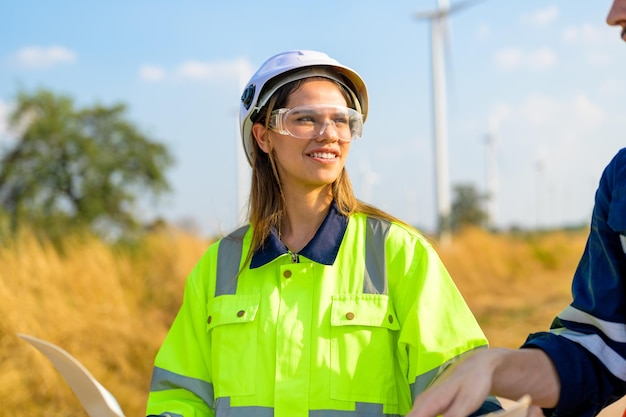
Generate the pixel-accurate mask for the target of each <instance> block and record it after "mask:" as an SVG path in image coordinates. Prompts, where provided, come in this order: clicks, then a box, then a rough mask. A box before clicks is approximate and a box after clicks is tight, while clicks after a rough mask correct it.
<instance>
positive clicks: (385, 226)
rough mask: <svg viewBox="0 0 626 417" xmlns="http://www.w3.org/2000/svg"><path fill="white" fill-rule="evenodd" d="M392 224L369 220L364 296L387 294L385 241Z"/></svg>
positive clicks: (366, 238) (366, 241) (366, 237)
mask: <svg viewBox="0 0 626 417" xmlns="http://www.w3.org/2000/svg"><path fill="white" fill-rule="evenodd" d="M389 226H390V223H389V222H388V221H385V220H381V219H375V218H370V217H368V218H367V231H366V236H365V277H364V278H363V293H364V294H387V269H386V268H385V240H386V238H387V234H388V233H389Z"/></svg>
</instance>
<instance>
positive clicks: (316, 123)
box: [269, 104, 363, 141]
mask: <svg viewBox="0 0 626 417" xmlns="http://www.w3.org/2000/svg"><path fill="white" fill-rule="evenodd" d="M269 127H270V129H272V130H273V131H275V132H278V133H280V134H281V135H290V136H293V137H294V138H298V139H315V138H317V137H319V136H321V135H323V134H324V133H325V132H326V130H327V129H334V132H330V134H333V133H334V135H335V136H336V137H337V138H338V139H339V140H343V141H352V140H355V139H357V138H359V137H360V136H361V133H362V132H363V115H362V114H361V113H359V112H357V111H356V110H354V109H351V108H348V107H344V106H334V105H330V104H312V105H308V106H298V107H294V108H291V109H277V110H274V111H273V112H272V115H271V117H270V123H269Z"/></svg>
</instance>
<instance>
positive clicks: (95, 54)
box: [0, 0, 626, 234]
mask: <svg viewBox="0 0 626 417" xmlns="http://www.w3.org/2000/svg"><path fill="white" fill-rule="evenodd" d="M451 3H452V4H455V1H454V0H452V2H451ZM609 6H610V1H609V0H601V1H598V0H594V1H582V0H555V1H546V0H526V1H519V0H486V1H484V2H479V3H477V4H476V5H475V6H473V7H470V8H467V9H465V10H463V11H461V12H459V13H458V14H455V15H453V16H452V18H451V19H450V38H449V41H450V42H449V45H450V47H449V58H451V59H450V60H449V63H450V65H449V66H448V69H447V71H448V87H447V92H448V94H447V103H448V160H449V176H450V183H451V184H452V185H454V184H461V183H462V184H471V185H474V186H475V187H476V188H477V189H479V190H480V191H486V190H488V189H490V190H492V191H493V192H494V196H495V198H494V200H493V205H492V206H491V207H490V210H492V216H493V218H494V220H495V224H496V225H497V226H499V227H505V228H506V227H510V226H521V227H537V226H541V227H550V226H560V225H566V224H572V223H577V224H579V223H587V222H588V221H589V218H590V213H591V207H592V203H593V194H594V191H595V187H596V185H597V182H598V179H599V177H600V174H601V172H602V169H603V167H604V166H605V165H606V163H608V161H609V160H610V158H611V157H612V156H613V155H614V154H615V152H617V150H618V149H619V148H621V147H623V146H624V143H625V140H624V139H625V137H624V132H625V131H626V117H624V115H623V112H622V106H623V105H622V106H620V105H619V100H620V98H622V97H623V96H624V93H626V77H624V68H626V45H624V44H623V42H622V41H621V40H620V39H619V31H618V29H616V28H610V27H608V26H606V24H605V22H604V20H605V17H606V14H607V12H608V9H609ZM435 7H436V1H435V0H413V1H404V0H402V1H400V0H397V1H380V0H379V1H372V0H358V1H357V0H334V1H331V0H319V1H316V2H298V1H282V0H281V1H272V2H258V1H251V0H247V1H246V0H242V1H237V0H233V1H228V2H226V1H219V2H218V1H210V0H207V1H204V2H201V1H190V0H181V1H176V2H166V1H154V0H152V1H146V0H136V1H132V2H129V1H119V0H111V1H107V2H79V1H63V0H58V1H55V2H43V1H33V0H23V1H14V2H8V1H5V2H2V4H1V5H0V19H1V22H2V36H0V142H3V143H2V145H4V146H7V145H8V146H10V144H11V141H12V140H14V139H13V137H12V135H11V132H9V131H8V130H7V126H6V117H7V115H8V114H9V113H10V111H11V106H12V102H13V100H14V97H15V94H16V92H17V91H18V89H19V88H24V89H27V90H33V89H35V88H38V87H45V88H48V89H51V90H53V91H55V92H57V93H62V94H67V95H70V96H72V97H73V98H74V99H75V100H76V101H77V103H78V104H79V105H84V106H88V105H93V104H96V103H102V104H106V105H110V104H114V103H117V102H124V103H126V104H128V106H129V116H130V118H131V120H132V121H133V122H135V123H136V124H137V125H138V126H139V128H140V129H142V130H143V131H144V132H145V133H147V134H149V135H151V137H153V138H154V139H156V140H158V141H160V142H163V143H165V144H166V145H167V146H168V147H169V149H170V150H171V151H172V153H173V155H174V157H175V158H176V165H175V166H174V167H173V168H172V169H171V170H170V171H169V172H168V177H169V180H170V182H171V185H172V187H173V192H172V193H171V194H170V195H168V196H166V197H164V198H162V199H161V200H159V202H158V206H156V207H152V203H151V202H150V203H148V202H146V203H145V204H146V207H143V208H140V210H141V212H142V213H143V214H144V215H146V216H148V217H150V216H155V215H162V216H164V217H165V218H167V219H169V220H171V221H172V222H176V223H185V224H196V225H197V226H198V227H199V228H200V230H201V232H202V233H203V234H214V233H223V232H226V231H228V230H230V229H232V228H233V227H235V226H236V224H237V222H238V219H239V218H240V216H239V214H238V213H239V201H240V200H239V197H238V196H239V195H240V194H239V193H240V192H238V190H242V189H243V192H246V186H247V180H246V179H244V181H243V182H244V184H245V186H244V187H242V186H241V185H240V184H241V182H242V181H238V179H237V178H238V172H241V170H239V169H238V164H237V161H238V160H237V152H239V147H240V142H239V138H238V136H237V135H238V133H237V111H238V104H239V102H238V99H239V96H240V94H241V91H240V90H241V88H240V87H241V85H242V84H243V83H244V82H245V81H247V79H248V77H249V76H250V75H251V74H252V72H253V71H254V70H255V69H256V68H257V67H258V66H259V65H260V64H261V63H262V62H263V61H264V60H265V59H266V58H268V57H269V56H271V55H273V54H275V53H278V52H281V51H284V50H289V49H316V50H321V51H324V52H326V53H328V54H329V55H331V56H332V57H334V58H336V59H338V60H339V61H340V62H342V63H344V64H346V65H348V66H350V67H352V68H354V69H355V70H357V72H359V73H360V74H361V75H362V77H363V78H364V79H365V82H366V83H367V85H368V89H369V95H370V114H369V117H368V120H367V122H366V124H365V130H364V135H363V137H362V138H361V139H359V141H357V142H355V143H354V144H353V146H352V151H351V155H350V161H349V163H348V170H349V173H350V176H351V179H352V182H353V185H354V187H355V191H356V193H357V197H359V198H361V199H364V200H366V201H368V202H371V203H373V204H375V205H377V206H379V207H380V208H383V209H385V210H387V211H389V212H391V213H392V214H394V215H396V216H398V217H400V218H402V219H404V220H406V221H408V222H410V223H412V224H416V225H418V226H419V227H421V228H423V229H424V230H426V231H431V230H432V229H433V228H434V227H435V224H436V223H435V219H436V210H437V209H436V193H435V186H434V184H435V166H434V140H433V133H432V106H431V101H432V98H431V81H430V76H431V75H430V74H431V73H430V37H429V27H428V24H427V23H426V22H424V21H418V20H416V19H415V17H414V16H415V14H416V13H417V12H420V11H426V10H430V9H433V8H435ZM238 74H241V75H238ZM489 133H491V137H494V138H495V139H496V141H495V144H496V145H495V153H493V154H492V155H493V156H492V157H490V158H488V157H487V156H486V155H487V150H488V147H487V146H486V138H487V135H488V134H489ZM244 172H245V171H244ZM487 172H489V173H490V174H489V175H487ZM487 177H489V178H490V180H489V181H488V180H487Z"/></svg>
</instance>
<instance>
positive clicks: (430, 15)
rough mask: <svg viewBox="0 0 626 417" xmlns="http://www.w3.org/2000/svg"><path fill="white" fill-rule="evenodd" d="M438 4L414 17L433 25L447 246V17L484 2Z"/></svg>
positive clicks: (440, 229) (441, 225)
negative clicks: (435, 7) (434, 7)
mask: <svg viewBox="0 0 626 417" xmlns="http://www.w3.org/2000/svg"><path fill="white" fill-rule="evenodd" d="M437 1H438V7H437V9H435V10H432V11H429V12H419V13H416V14H415V18H416V19H418V20H428V21H429V23H430V33H431V36H430V41H431V49H430V51H431V64H432V68H431V71H432V73H431V75H432V93H433V132H434V137H435V174H436V185H437V233H438V235H439V241H440V243H441V244H442V245H447V244H450V243H451V242H452V234H451V227H450V226H451V224H450V220H451V219H450V214H451V207H450V206H451V203H450V179H449V174H448V120H447V104H446V71H445V70H446V65H445V50H446V49H447V46H448V45H449V40H448V16H449V15H451V14H453V13H456V12H458V11H460V10H463V9H465V8H467V7H468V6H472V5H473V4H475V3H477V2H478V1H482V0H478V1H476V0H468V1H465V2H461V3H457V4H454V5H452V6H450V2H449V0H437Z"/></svg>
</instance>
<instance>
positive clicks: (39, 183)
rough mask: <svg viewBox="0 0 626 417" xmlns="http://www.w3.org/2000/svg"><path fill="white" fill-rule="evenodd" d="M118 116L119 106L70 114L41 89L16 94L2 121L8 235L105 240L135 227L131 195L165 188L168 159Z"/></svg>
mask: <svg viewBox="0 0 626 417" xmlns="http://www.w3.org/2000/svg"><path fill="white" fill-rule="evenodd" d="M125 113H126V106H125V105H124V104H115V105H112V106H110V107H106V106H102V105H95V106H93V107H85V108H77V107H76V106H75V104H74V101H73V99H72V98H70V97H68V96H64V95H58V94H54V93H53V92H51V91H49V90H46V89H39V90H37V91H35V92H32V93H28V92H25V91H20V92H18V94H17V99H16V105H15V108H14V110H13V111H12V112H11V114H10V115H9V121H8V125H9V129H10V130H11V131H12V132H14V133H16V140H15V142H14V143H12V145H13V146H9V147H7V148H6V149H4V150H3V152H2V154H1V158H0V208H1V209H2V210H3V211H4V212H5V215H7V216H8V218H9V219H10V224H11V226H12V228H13V229H16V228H17V226H18V225H20V224H22V223H26V222H28V223H29V224H31V225H32V226H34V227H35V228H37V229H40V230H41V229H43V230H46V231H48V232H50V233H52V234H55V231H57V232H62V231H63V230H66V229H67V228H68V227H87V228H89V229H91V230H93V231H95V232H97V233H100V234H102V233H105V234H108V233H110V232H111V231H117V232H118V233H119V232H124V231H128V230H132V229H134V228H135V227H136V226H138V225H139V220H140V219H138V218H137V213H136V212H135V210H136V208H135V207H134V203H136V200H137V197H138V196H139V195H140V194H146V193H147V194H148V195H152V196H155V197H156V196H158V195H160V194H161V193H163V192H166V191H168V190H169V184H168V181H167V179H166V177H165V170H166V169H167V168H168V167H169V166H170V165H171V164H172V162H173V160H172V157H171V156H170V154H169V152H168V150H167V148H166V147H165V146H164V145H162V144H159V143H157V142H155V141H153V140H151V139H150V138H149V137H147V136H146V135H144V134H143V133H141V132H140V131H139V129H138V128H137V127H136V126H135V125H134V124H133V123H131V122H130V121H129V120H128V119H127V117H126V114H125Z"/></svg>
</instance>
